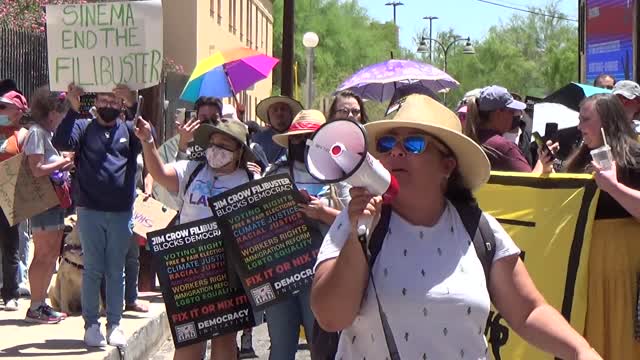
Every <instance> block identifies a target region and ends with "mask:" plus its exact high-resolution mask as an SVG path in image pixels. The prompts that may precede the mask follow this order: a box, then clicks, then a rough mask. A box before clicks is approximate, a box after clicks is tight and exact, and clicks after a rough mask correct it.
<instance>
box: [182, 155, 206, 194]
mask: <svg viewBox="0 0 640 360" xmlns="http://www.w3.org/2000/svg"><path fill="white" fill-rule="evenodd" d="M205 165H206V164H205V163H204V162H200V163H198V165H196V168H195V169H193V171H192V172H191V174H190V175H189V178H188V179H187V183H186V184H184V189H183V190H182V195H185V194H186V193H187V189H189V186H191V184H192V183H193V180H195V179H196V176H198V174H199V173H200V171H202V169H204V166H205Z"/></svg>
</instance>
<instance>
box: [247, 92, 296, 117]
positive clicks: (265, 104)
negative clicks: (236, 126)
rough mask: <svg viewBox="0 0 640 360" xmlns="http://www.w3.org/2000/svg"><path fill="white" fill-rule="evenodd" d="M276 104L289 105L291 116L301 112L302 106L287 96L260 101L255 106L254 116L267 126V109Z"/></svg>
mask: <svg viewBox="0 0 640 360" xmlns="http://www.w3.org/2000/svg"><path fill="white" fill-rule="evenodd" d="M277 103H285V104H287V105H289V108H290V109H291V114H292V115H293V116H295V115H296V114H297V113H298V112H300V110H302V104H300V103H299V102H298V101H296V100H294V99H292V98H290V97H288V96H280V95H279V96H271V97H268V98H266V99H264V100H262V101H260V102H259V103H258V105H257V106H256V115H257V116H258V119H260V120H262V121H264V123H265V124H269V108H270V107H271V105H274V104H277Z"/></svg>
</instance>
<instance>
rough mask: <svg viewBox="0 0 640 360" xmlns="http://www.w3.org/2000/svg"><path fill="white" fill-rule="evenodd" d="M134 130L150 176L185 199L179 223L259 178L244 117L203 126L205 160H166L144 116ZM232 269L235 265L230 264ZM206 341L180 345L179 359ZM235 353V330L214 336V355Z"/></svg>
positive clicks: (196, 354) (206, 213)
mask: <svg viewBox="0 0 640 360" xmlns="http://www.w3.org/2000/svg"><path fill="white" fill-rule="evenodd" d="M135 134H136V136H137V137H138V138H139V139H140V140H141V142H142V143H143V155H144V162H145V164H146V166H147V168H148V170H149V173H150V174H151V176H153V178H154V180H155V181H156V182H157V183H158V184H160V185H161V186H163V187H164V188H166V189H167V190H168V191H170V192H172V193H175V194H178V200H179V202H180V203H181V208H180V217H179V222H180V223H182V224H184V223H188V222H192V221H196V220H200V219H204V218H208V217H211V216H213V212H212V211H211V208H210V207H209V204H208V202H207V199H208V198H210V197H212V196H215V195H218V194H220V193H222V192H224V191H227V190H229V189H232V188H234V187H236V186H239V185H242V184H245V183H247V182H249V181H251V180H252V179H254V178H256V177H259V175H258V174H254V173H251V172H249V171H248V170H247V162H250V161H254V160H255V159H254V157H253V153H252V152H251V150H250V149H249V146H248V145H247V142H246V140H247V127H246V126H245V125H244V124H243V123H241V122H240V121H237V120H229V121H220V122H218V123H217V125H212V124H206V123H205V124H200V126H199V127H198V128H197V129H196V130H195V132H194V142H195V144H196V145H197V146H199V147H201V148H202V149H205V159H206V161H205V162H202V161H196V160H182V161H178V162H175V163H172V164H163V163H162V160H161V158H160V154H159V153H158V150H157V149H156V147H155V145H154V143H153V136H152V135H151V126H150V125H149V123H148V122H146V121H145V120H144V119H142V118H139V120H138V126H137V127H136V129H135ZM227 267H228V268H230V267H231V266H230V264H227ZM231 281H232V279H231V278H230V282H231ZM205 344H206V342H201V343H198V344H193V345H189V346H185V347H182V348H179V349H177V350H176V352H175V355H174V359H200V357H201V355H202V353H203V351H204V346H205ZM236 357H237V348H236V333H230V334H226V335H223V336H218V337H215V338H213V339H212V346H211V358H213V359H235V358H236Z"/></svg>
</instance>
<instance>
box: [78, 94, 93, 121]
mask: <svg viewBox="0 0 640 360" xmlns="http://www.w3.org/2000/svg"><path fill="white" fill-rule="evenodd" d="M95 104H96V94H95V93H89V94H84V95H82V96H80V114H82V115H83V116H87V117H88V116H90V115H91V116H92V114H91V113H90V112H89V110H91V108H92V107H93V106H95Z"/></svg>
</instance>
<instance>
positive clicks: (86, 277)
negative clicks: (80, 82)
mask: <svg viewBox="0 0 640 360" xmlns="http://www.w3.org/2000/svg"><path fill="white" fill-rule="evenodd" d="M81 94H82V89H80V88H78V87H76V86H74V85H73V84H71V85H70V86H69V92H68V93H67V99H68V100H69V102H70V104H71V109H70V110H69V112H68V113H67V116H66V117H65V119H64V120H63V121H62V123H60V125H59V126H58V129H57V130H56V133H55V135H54V137H53V145H54V146H55V147H56V148H57V149H59V150H63V151H74V152H75V166H76V176H75V177H74V179H73V186H72V189H73V200H74V203H75V206H76V210H77V215H78V230H79V236H80V242H81V244H82V251H83V253H84V271H83V273H82V317H83V318H84V322H85V335H84V342H85V344H86V345H87V346H90V347H101V346H104V345H106V344H107V343H108V344H110V345H112V346H123V345H125V343H126V338H125V336H124V333H123V332H122V329H121V328H120V320H121V319H122V310H123V302H124V271H123V269H124V266H125V259H126V255H127V251H128V250H129V248H130V241H131V237H132V235H133V232H132V229H133V221H132V209H133V203H134V200H135V186H136V184H135V181H136V176H135V174H136V170H137V163H136V157H137V156H138V154H139V153H140V152H141V151H142V144H141V143H140V140H139V139H138V138H137V137H136V136H135V135H134V129H133V123H132V122H126V121H123V120H122V119H121V118H120V117H121V112H122V109H123V108H124V107H125V104H124V102H123V101H122V99H121V98H119V97H117V96H116V95H115V94H114V93H98V94H97V96H96V113H97V115H98V116H97V117H96V118H95V119H80V114H79V109H80V95H81ZM103 277H105V278H106V284H107V285H106V308H107V333H106V335H107V337H106V339H105V337H104V335H103V334H102V332H101V330H100V323H99V321H98V319H99V301H98V299H99V292H100V282H101V280H102V278H103Z"/></svg>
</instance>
